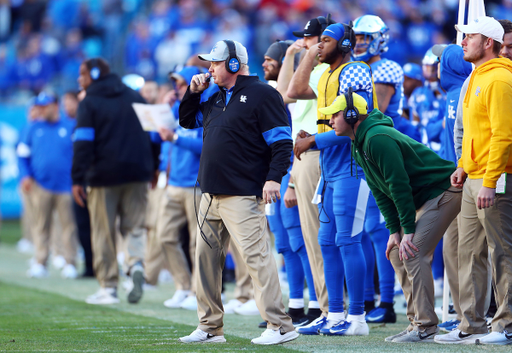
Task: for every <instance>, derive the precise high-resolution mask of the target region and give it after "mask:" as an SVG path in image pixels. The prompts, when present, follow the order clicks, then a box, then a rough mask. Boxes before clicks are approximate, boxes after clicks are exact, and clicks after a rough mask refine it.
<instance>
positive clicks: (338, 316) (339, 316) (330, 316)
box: [327, 313, 345, 322]
mask: <svg viewBox="0 0 512 353" xmlns="http://www.w3.org/2000/svg"><path fill="white" fill-rule="evenodd" d="M327 320H328V321H331V320H332V321H335V322H340V321H343V320H345V313H329V314H327Z"/></svg>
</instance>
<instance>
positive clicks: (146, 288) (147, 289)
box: [142, 283, 158, 292]
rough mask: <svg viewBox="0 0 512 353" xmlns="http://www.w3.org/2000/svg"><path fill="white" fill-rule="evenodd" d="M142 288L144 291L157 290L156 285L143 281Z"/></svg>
mask: <svg viewBox="0 0 512 353" xmlns="http://www.w3.org/2000/svg"><path fill="white" fill-rule="evenodd" d="M142 289H144V292H146V291H149V292H154V291H156V290H158V286H154V285H152V284H149V283H144V285H143V286H142Z"/></svg>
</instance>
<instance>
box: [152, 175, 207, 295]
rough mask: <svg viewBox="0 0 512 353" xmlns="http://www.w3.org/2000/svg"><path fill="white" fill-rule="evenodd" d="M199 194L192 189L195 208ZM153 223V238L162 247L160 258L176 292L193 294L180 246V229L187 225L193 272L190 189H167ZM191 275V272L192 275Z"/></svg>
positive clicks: (194, 225)
mask: <svg viewBox="0 0 512 353" xmlns="http://www.w3.org/2000/svg"><path fill="white" fill-rule="evenodd" d="M200 201H201V190H200V189H199V188H197V189H196V197H195V204H196V206H197V207H199V202H200ZM161 202H162V203H161V205H160V212H159V215H158V223H157V227H156V229H157V237H158V239H159V240H160V244H161V246H162V247H163V253H164V256H165V258H166V260H167V262H168V263H169V270H170V272H171V274H172V277H173V279H174V283H175V286H176V289H177V290H192V291H195V287H194V281H193V278H192V277H193V275H192V274H191V273H190V270H189V267H188V262H187V258H186V257H185V254H184V253H183V249H182V247H181V243H180V229H181V228H182V227H183V226H184V225H185V224H188V232H189V235H190V241H189V253H190V258H191V259H192V268H194V264H193V263H194V259H195V252H196V234H197V220H196V211H195V209H194V188H180V187H176V186H172V185H169V186H167V188H166V192H165V195H164V196H163V198H162V200H161ZM192 272H194V271H192Z"/></svg>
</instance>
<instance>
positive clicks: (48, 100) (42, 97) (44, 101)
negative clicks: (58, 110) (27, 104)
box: [34, 92, 57, 106]
mask: <svg viewBox="0 0 512 353" xmlns="http://www.w3.org/2000/svg"><path fill="white" fill-rule="evenodd" d="M52 103H57V97H55V96H54V95H53V94H49V93H46V92H41V93H39V94H38V95H37V97H36V99H35V101H34V105H39V106H46V105H50V104H52Z"/></svg>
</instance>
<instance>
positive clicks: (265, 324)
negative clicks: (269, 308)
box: [258, 321, 267, 328]
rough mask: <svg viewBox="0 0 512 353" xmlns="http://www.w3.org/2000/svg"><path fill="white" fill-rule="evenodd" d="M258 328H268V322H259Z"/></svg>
mask: <svg viewBox="0 0 512 353" xmlns="http://www.w3.org/2000/svg"><path fill="white" fill-rule="evenodd" d="M258 328H267V322H266V321H263V322H260V323H259V324H258Z"/></svg>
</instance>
